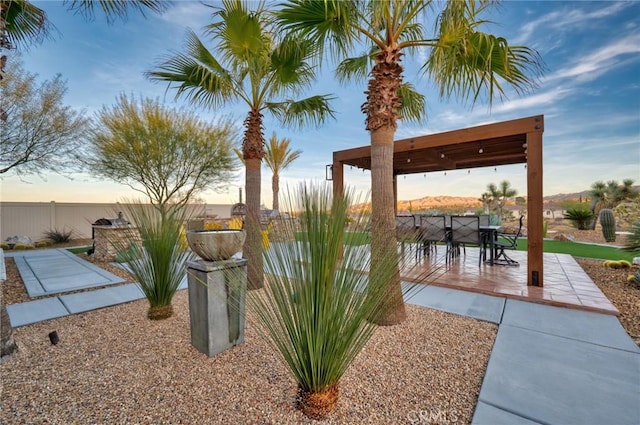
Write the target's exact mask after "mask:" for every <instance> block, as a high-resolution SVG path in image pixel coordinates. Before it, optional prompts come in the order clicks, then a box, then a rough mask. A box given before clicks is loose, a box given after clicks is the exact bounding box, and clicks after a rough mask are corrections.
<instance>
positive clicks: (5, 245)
mask: <svg viewBox="0 0 640 425" xmlns="http://www.w3.org/2000/svg"><path fill="white" fill-rule="evenodd" d="M0 249H3V250H7V249H10V248H9V244H8V243H4V242H2V243H0Z"/></svg>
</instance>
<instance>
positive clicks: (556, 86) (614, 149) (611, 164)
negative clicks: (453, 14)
mask: <svg viewBox="0 0 640 425" xmlns="http://www.w3.org/2000/svg"><path fill="white" fill-rule="evenodd" d="M34 3H36V4H37V5H38V6H39V7H40V8H42V9H43V10H45V11H46V12H47V13H48V16H49V19H50V20H51V22H52V23H53V24H54V25H55V26H56V28H57V30H58V31H57V33H56V34H55V36H54V37H53V38H52V39H51V40H46V41H45V42H44V43H43V44H41V45H37V46H33V47H31V48H30V49H29V50H28V51H26V52H24V53H23V54H22V59H23V61H24V65H25V68H26V69H28V70H29V71H31V72H34V73H37V74H38V75H39V81H43V80H45V79H46V80H50V79H52V78H53V77H54V76H55V74H56V73H60V74H62V76H63V77H64V78H65V79H66V80H67V87H68V92H67V96H66V97H65V103H66V104H68V105H70V106H72V107H73V108H77V109H79V110H85V111H86V113H87V114H88V115H90V116H91V115H93V114H94V112H95V111H97V110H99V109H100V108H101V107H102V106H103V105H113V104H114V103H115V100H116V97H117V96H118V94H119V93H123V92H124V93H126V94H133V95H135V96H137V97H139V96H145V97H153V98H156V97H158V98H160V99H163V100H164V101H165V102H166V103H167V104H168V105H172V106H176V105H183V102H182V101H181V100H178V101H175V99H174V95H173V92H172V91H169V92H168V93H167V92H166V85H164V84H158V83H152V82H150V81H147V80H146V79H145V78H144V76H143V72H144V71H146V70H150V69H152V68H153V66H154V64H156V63H158V61H159V60H160V59H161V58H162V57H163V56H166V55H167V54H169V53H171V52H172V51H173V52H174V51H177V50H179V49H180V48H181V46H182V45H183V42H184V34H185V29H186V28H187V27H190V28H192V29H194V30H196V31H200V29H201V28H202V27H203V26H204V25H206V24H207V23H208V22H209V17H210V9H208V8H206V7H204V6H203V5H202V4H200V3H199V2H193V1H178V2H176V3H175V4H174V6H173V8H172V9H171V10H169V11H168V12H167V13H165V14H164V15H163V16H148V17H147V19H144V18H142V17H140V16H137V15H135V14H133V13H132V14H130V16H129V18H128V19H127V20H126V22H116V23H114V24H112V25H107V24H106V23H105V20H104V19H103V17H102V16H97V17H96V18H95V20H94V21H90V22H87V21H86V20H85V19H83V18H82V17H81V16H78V15H74V14H72V13H70V12H67V11H66V10H65V9H64V6H63V5H62V3H61V2H53V1H47V2H34ZM487 18H488V19H490V20H492V21H493V24H491V25H490V26H488V27H487V28H486V29H485V30H486V31H489V32H492V33H494V34H496V35H500V36H504V37H506V38H507V39H508V40H509V41H510V43H512V44H524V45H527V46H529V47H532V48H535V49H536V50H538V52H539V53H540V54H541V56H542V57H543V59H544V61H545V64H546V67H547V71H546V73H545V75H544V77H543V78H542V79H541V81H540V84H539V87H538V88H537V89H536V90H535V91H533V92H532V93H530V94H527V95H524V96H518V95H516V94H515V93H512V92H508V93H507V98H506V99H504V100H503V101H502V102H500V101H495V102H494V104H493V107H492V108H491V109H489V107H488V105H487V104H486V103H482V102H479V103H477V104H476V105H475V106H473V108H472V107H471V106H470V105H468V104H466V103H464V102H462V101H459V100H457V99H450V100H441V99H439V97H438V95H437V91H436V89H435V88H434V87H433V85H432V84H431V82H430V81H429V79H428V78H427V77H424V76H420V75H419V74H418V73H417V69H418V65H419V63H420V59H421V58H424V55H418V56H416V57H415V58H410V57H405V61H404V64H405V67H406V71H405V74H404V76H405V80H407V81H411V82H413V83H414V84H415V85H416V86H417V87H419V88H420V91H421V92H422V93H424V94H425V95H426V96H427V102H428V104H427V109H428V117H427V121H426V124H422V125H417V124H407V123H401V124H400V126H399V128H398V131H397V133H396V139H401V138H406V137H411V136H415V135H423V134H432V133H438V132H441V131H448V130H453V129H458V128H463V127H469V126H474V125H480V124H485V123H490V122H497V121H502V120H510V119H516V118H521V117H527V116H531V115H538V114H544V116H545V132H544V194H545V195H551V194H555V193H563V192H564V193H567V192H576V191H580V190H584V189H588V188H589V186H590V185H591V183H593V182H594V181H596V180H611V179H616V180H618V181H620V180H622V179H624V178H632V179H634V180H635V181H636V183H638V182H640V2H558V1H543V2H533V1H531V2H512V1H509V2H504V3H501V5H500V6H499V8H497V9H495V10H494V12H493V13H492V14H490V15H487ZM426 27H427V28H431V27H432V26H431V23H428V24H427V25H426ZM209 46H211V44H209ZM210 48H211V47H210ZM364 89H365V87H364V85H363V84H360V85H357V84H352V85H350V86H347V87H344V86H339V85H338V84H337V83H336V81H335V80H334V78H333V73H332V69H331V68H330V67H324V68H323V69H322V72H321V74H320V76H319V79H318V82H317V84H316V85H315V87H314V89H313V92H314V93H323V94H334V95H335V96H336V100H335V102H334V104H333V107H334V109H335V110H336V111H337V120H335V121H329V122H327V123H326V124H325V125H324V126H322V127H321V128H318V129H315V128H307V129H305V130H303V131H297V130H291V129H286V128H283V127H282V126H280V125H279V124H278V123H277V122H275V121H273V120H271V119H269V118H267V119H266V122H265V124H266V131H265V136H266V137H269V136H270V135H271V133H272V132H274V131H275V132H276V134H277V135H278V137H288V138H290V139H291V141H292V145H293V147H294V148H295V149H300V150H302V151H303V153H302V155H301V158H300V159H299V160H298V161H296V162H295V163H294V164H293V165H292V166H291V167H290V168H288V169H286V170H285V171H284V172H283V173H282V177H281V186H282V187H284V186H286V185H295V184H297V182H299V181H302V180H324V174H325V165H326V164H329V163H331V161H332V152H333V151H335V150H342V149H348V148H351V147H356V146H362V145H366V144H368V143H369V134H368V133H367V132H366V131H365V130H364V116H363V115H362V113H361V112H360V105H361V104H362V103H363V101H364V94H363V91H364ZM198 111H199V113H200V115H201V116H202V117H203V118H210V117H214V116H219V115H227V116H232V117H233V118H234V119H236V120H237V122H238V125H240V124H241V123H242V120H243V119H244V117H245V115H246V112H247V111H246V109H245V108H244V107H243V106H242V105H229V106H228V107H226V108H225V109H224V110H220V111H206V110H198ZM262 176H263V178H262V200H263V203H264V204H265V205H267V206H270V205H271V184H270V181H271V173H270V171H269V170H267V169H266V168H264V169H263V174H262ZM73 177H74V178H73V180H70V179H68V178H65V177H60V176H56V175H45V179H44V180H43V179H42V178H40V177H37V176H27V177H24V176H23V177H22V178H18V177H15V176H12V175H8V176H7V175H5V176H4V177H3V178H2V181H1V189H2V193H1V197H2V200H3V201H41V202H48V201H57V202H116V201H119V200H122V199H123V198H124V197H128V198H130V197H132V196H139V195H137V193H136V192H133V191H131V189H129V188H128V187H127V186H124V185H121V184H118V183H113V182H108V181H104V180H98V179H95V178H93V177H91V176H89V175H81V174H77V175H74V176H73ZM505 179H506V180H509V181H510V182H511V183H512V186H513V187H515V188H516V189H517V190H518V191H519V194H525V192H526V172H525V169H524V165H512V166H501V167H497V169H494V167H491V168H488V169H473V170H471V172H470V173H468V172H467V170H458V171H453V172H449V173H447V175H446V176H445V175H444V173H430V174H427V175H422V174H420V175H413V176H406V177H400V178H399V180H398V198H399V199H404V200H409V199H417V198H421V197H423V196H428V195H430V196H438V195H453V196H475V197H479V196H480V194H481V193H482V192H484V191H485V190H486V186H487V184H488V183H491V182H494V183H498V182H500V181H501V180H505ZM345 182H346V183H347V184H350V185H354V186H356V188H358V189H360V190H362V191H367V190H368V189H369V187H370V176H369V173H368V172H362V171H361V170H355V169H354V170H350V169H349V168H347V169H346V170H345ZM243 185H244V175H243V173H242V172H240V173H238V175H237V178H236V179H235V181H233V182H231V183H230V185H229V187H228V189H227V190H223V191H222V192H220V193H214V192H205V193H204V194H202V195H201V198H202V199H204V200H205V201H206V202H208V203H232V202H237V197H238V188H239V187H242V186H243Z"/></svg>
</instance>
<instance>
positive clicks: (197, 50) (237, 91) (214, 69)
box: [145, 30, 243, 107]
mask: <svg viewBox="0 0 640 425" xmlns="http://www.w3.org/2000/svg"><path fill="white" fill-rule="evenodd" d="M156 69H157V70H155V71H147V72H145V76H146V77H147V78H149V79H150V80H152V81H163V82H167V83H169V87H171V86H176V98H177V97H180V96H183V95H184V96H186V97H187V99H188V100H189V101H191V102H193V103H197V104H201V105H205V106H209V107H218V106H220V105H222V104H223V103H224V102H225V101H227V100H229V99H230V98H232V97H234V96H238V97H242V94H243V92H242V89H241V87H239V86H238V84H237V82H236V81H235V80H234V79H233V78H232V77H231V75H230V73H229V71H227V70H226V69H225V68H224V67H223V66H222V65H221V63H220V62H219V61H218V60H217V59H216V58H215V57H214V56H213V54H212V53H211V52H210V51H209V50H208V49H207V47H206V46H205V45H204V44H203V43H202V41H200V39H199V38H198V36H197V35H196V34H195V32H193V31H192V30H188V31H187V35H186V53H178V54H176V55H174V56H170V57H168V58H166V59H165V60H164V61H163V62H162V63H160V64H159V65H157V67H156Z"/></svg>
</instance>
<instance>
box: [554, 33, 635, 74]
mask: <svg viewBox="0 0 640 425" xmlns="http://www.w3.org/2000/svg"><path fill="white" fill-rule="evenodd" d="M635 53H640V34H632V35H629V36H626V37H623V38H621V39H618V40H614V41H613V42H611V43H610V44H607V45H605V46H602V47H600V48H599V49H597V50H595V51H594V52H593V53H591V54H588V55H586V56H583V57H581V58H579V59H578V60H577V61H575V62H574V63H573V64H571V65H569V66H568V67H566V68H561V69H559V70H558V71H556V72H554V73H553V74H551V75H549V76H547V77H544V78H543V79H542V82H543V83H548V82H550V81H554V80H559V79H565V78H567V79H569V78H571V79H572V78H576V79H577V80H578V81H580V82H587V81H592V80H594V79H596V78H597V77H599V76H600V75H602V74H603V73H604V72H606V71H608V70H609V69H611V68H612V67H615V66H618V65H620V64H624V63H627V62H626V61H624V60H621V58H620V57H621V56H625V55H629V54H635ZM632 60H633V61H636V60H638V57H636V58H633V59H632Z"/></svg>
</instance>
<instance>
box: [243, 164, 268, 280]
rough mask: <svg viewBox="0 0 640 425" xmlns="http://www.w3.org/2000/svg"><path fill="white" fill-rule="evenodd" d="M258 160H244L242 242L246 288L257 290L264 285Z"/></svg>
mask: <svg viewBox="0 0 640 425" xmlns="http://www.w3.org/2000/svg"><path fill="white" fill-rule="evenodd" d="M261 163H262V161H261V160H260V159H258V158H247V159H245V167H246V176H245V190H246V195H247V216H246V219H245V227H244V229H245V232H246V233H247V238H246V239H245V242H244V248H243V252H244V258H246V259H247V287H248V288H249V289H259V288H262V287H263V285H264V282H263V279H264V272H263V268H262V267H263V264H262V233H261V230H262V228H261V226H260V178H261V172H260V165H261Z"/></svg>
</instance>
